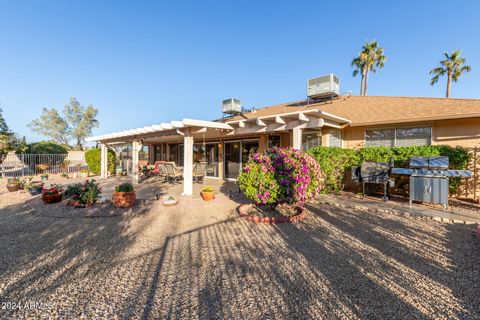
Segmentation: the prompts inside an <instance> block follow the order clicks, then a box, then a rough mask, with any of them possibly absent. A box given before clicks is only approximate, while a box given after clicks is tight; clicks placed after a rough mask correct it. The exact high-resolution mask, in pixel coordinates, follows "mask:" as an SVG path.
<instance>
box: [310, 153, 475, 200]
mask: <svg viewBox="0 0 480 320" xmlns="http://www.w3.org/2000/svg"><path fill="white" fill-rule="evenodd" d="M308 153H309V154H310V155H312V156H313V157H315V159H316V160H317V161H318V162H319V164H320V166H321V167H322V170H323V172H324V173H325V179H326V186H325V189H324V190H325V191H326V192H332V191H333V192H336V191H339V190H341V189H343V187H344V183H345V172H346V170H350V168H351V167H352V166H358V165H360V164H361V163H362V162H363V161H374V162H388V161H389V160H390V158H391V157H393V158H394V160H395V166H396V167H408V161H409V160H410V158H411V157H413V156H448V157H449V160H450V168H452V169H467V166H468V162H469V161H470V154H469V152H468V150H467V149H466V148H463V147H450V146H444V145H438V146H424V147H365V148H362V149H358V150H354V149H343V148H336V147H316V148H312V149H310V150H308ZM459 183H460V179H459V178H454V179H450V188H451V191H455V190H456V189H457V186H458V184H459Z"/></svg>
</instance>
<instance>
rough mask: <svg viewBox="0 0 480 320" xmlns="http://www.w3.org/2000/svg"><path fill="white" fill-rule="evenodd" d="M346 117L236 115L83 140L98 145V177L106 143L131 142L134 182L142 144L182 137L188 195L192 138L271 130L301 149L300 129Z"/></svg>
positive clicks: (339, 123)
mask: <svg viewBox="0 0 480 320" xmlns="http://www.w3.org/2000/svg"><path fill="white" fill-rule="evenodd" d="M349 123H350V120H348V119H345V118H342V117H338V116H335V115H333V114H330V113H326V112H323V111H322V110H320V109H306V110H301V111H296V112H286V113H280V114H275V115H266V116H259V117H245V118H240V119H238V117H237V118H236V119H235V120H228V119H225V120H224V121H223V122H220V121H204V120H194V119H183V120H182V121H171V122H169V123H160V124H158V125H153V126H148V127H143V128H137V129H132V130H126V131H121V132H116V133H111V134H106V135H101V136H96V137H91V138H88V139H87V141H96V142H98V143H99V144H100V147H101V177H102V178H106V177H107V146H108V145H109V144H111V145H113V144H118V143H132V174H133V181H134V183H137V182H138V179H139V168H138V164H139V151H140V150H141V148H142V145H143V144H144V143H149V142H153V141H159V139H160V140H162V141H168V140H170V141H172V140H174V139H178V138H183V143H184V157H183V175H184V176H183V179H184V183H183V195H191V194H192V189H193V172H192V171H193V144H194V137H195V136H197V137H199V136H200V135H201V136H203V138H205V136H206V135H207V136H208V137H210V138H211V137H216V138H221V139H224V140H228V139H234V138H236V137H239V136H240V137H241V136H245V135H252V134H254V135H256V134H263V133H275V132H285V131H287V132H292V134H291V143H290V145H291V146H292V147H293V148H296V149H301V145H302V130H303V129H319V128H323V127H331V128H336V129H341V128H343V127H344V126H346V125H348V124H349Z"/></svg>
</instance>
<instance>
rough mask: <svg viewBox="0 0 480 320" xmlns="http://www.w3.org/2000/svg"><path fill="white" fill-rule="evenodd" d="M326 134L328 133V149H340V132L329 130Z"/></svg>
mask: <svg viewBox="0 0 480 320" xmlns="http://www.w3.org/2000/svg"><path fill="white" fill-rule="evenodd" d="M328 133H329V139H328V145H329V146H330V147H341V146H342V132H341V131H340V130H330V131H329V132H328Z"/></svg>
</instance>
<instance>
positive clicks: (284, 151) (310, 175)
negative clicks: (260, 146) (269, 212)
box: [238, 148, 324, 206]
mask: <svg viewBox="0 0 480 320" xmlns="http://www.w3.org/2000/svg"><path fill="white" fill-rule="evenodd" d="M238 180H239V183H240V188H241V189H242V191H243V192H244V193H245V195H246V196H247V197H248V198H249V199H251V200H253V201H255V202H256V203H257V204H278V203H289V204H297V205H300V206H301V205H303V204H305V202H306V201H308V200H309V199H312V198H313V197H315V196H316V195H317V194H318V193H319V192H320V190H321V189H322V186H323V181H324V179H323V174H322V170H321V168H320V166H319V164H318V162H317V161H316V160H315V158H313V157H311V156H309V155H307V154H305V153H302V152H301V151H299V150H297V149H293V148H271V149H267V150H266V151H265V152H262V153H256V154H254V155H253V156H252V157H251V158H250V159H249V161H248V162H247V164H246V165H245V166H244V168H243V171H242V173H241V174H240V176H239V178H238Z"/></svg>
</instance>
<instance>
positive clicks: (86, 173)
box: [80, 169, 88, 178]
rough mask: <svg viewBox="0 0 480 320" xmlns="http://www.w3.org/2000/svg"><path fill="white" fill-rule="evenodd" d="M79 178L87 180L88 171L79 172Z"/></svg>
mask: <svg viewBox="0 0 480 320" xmlns="http://www.w3.org/2000/svg"><path fill="white" fill-rule="evenodd" d="M80 177H82V178H88V170H86V169H83V170H80Z"/></svg>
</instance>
